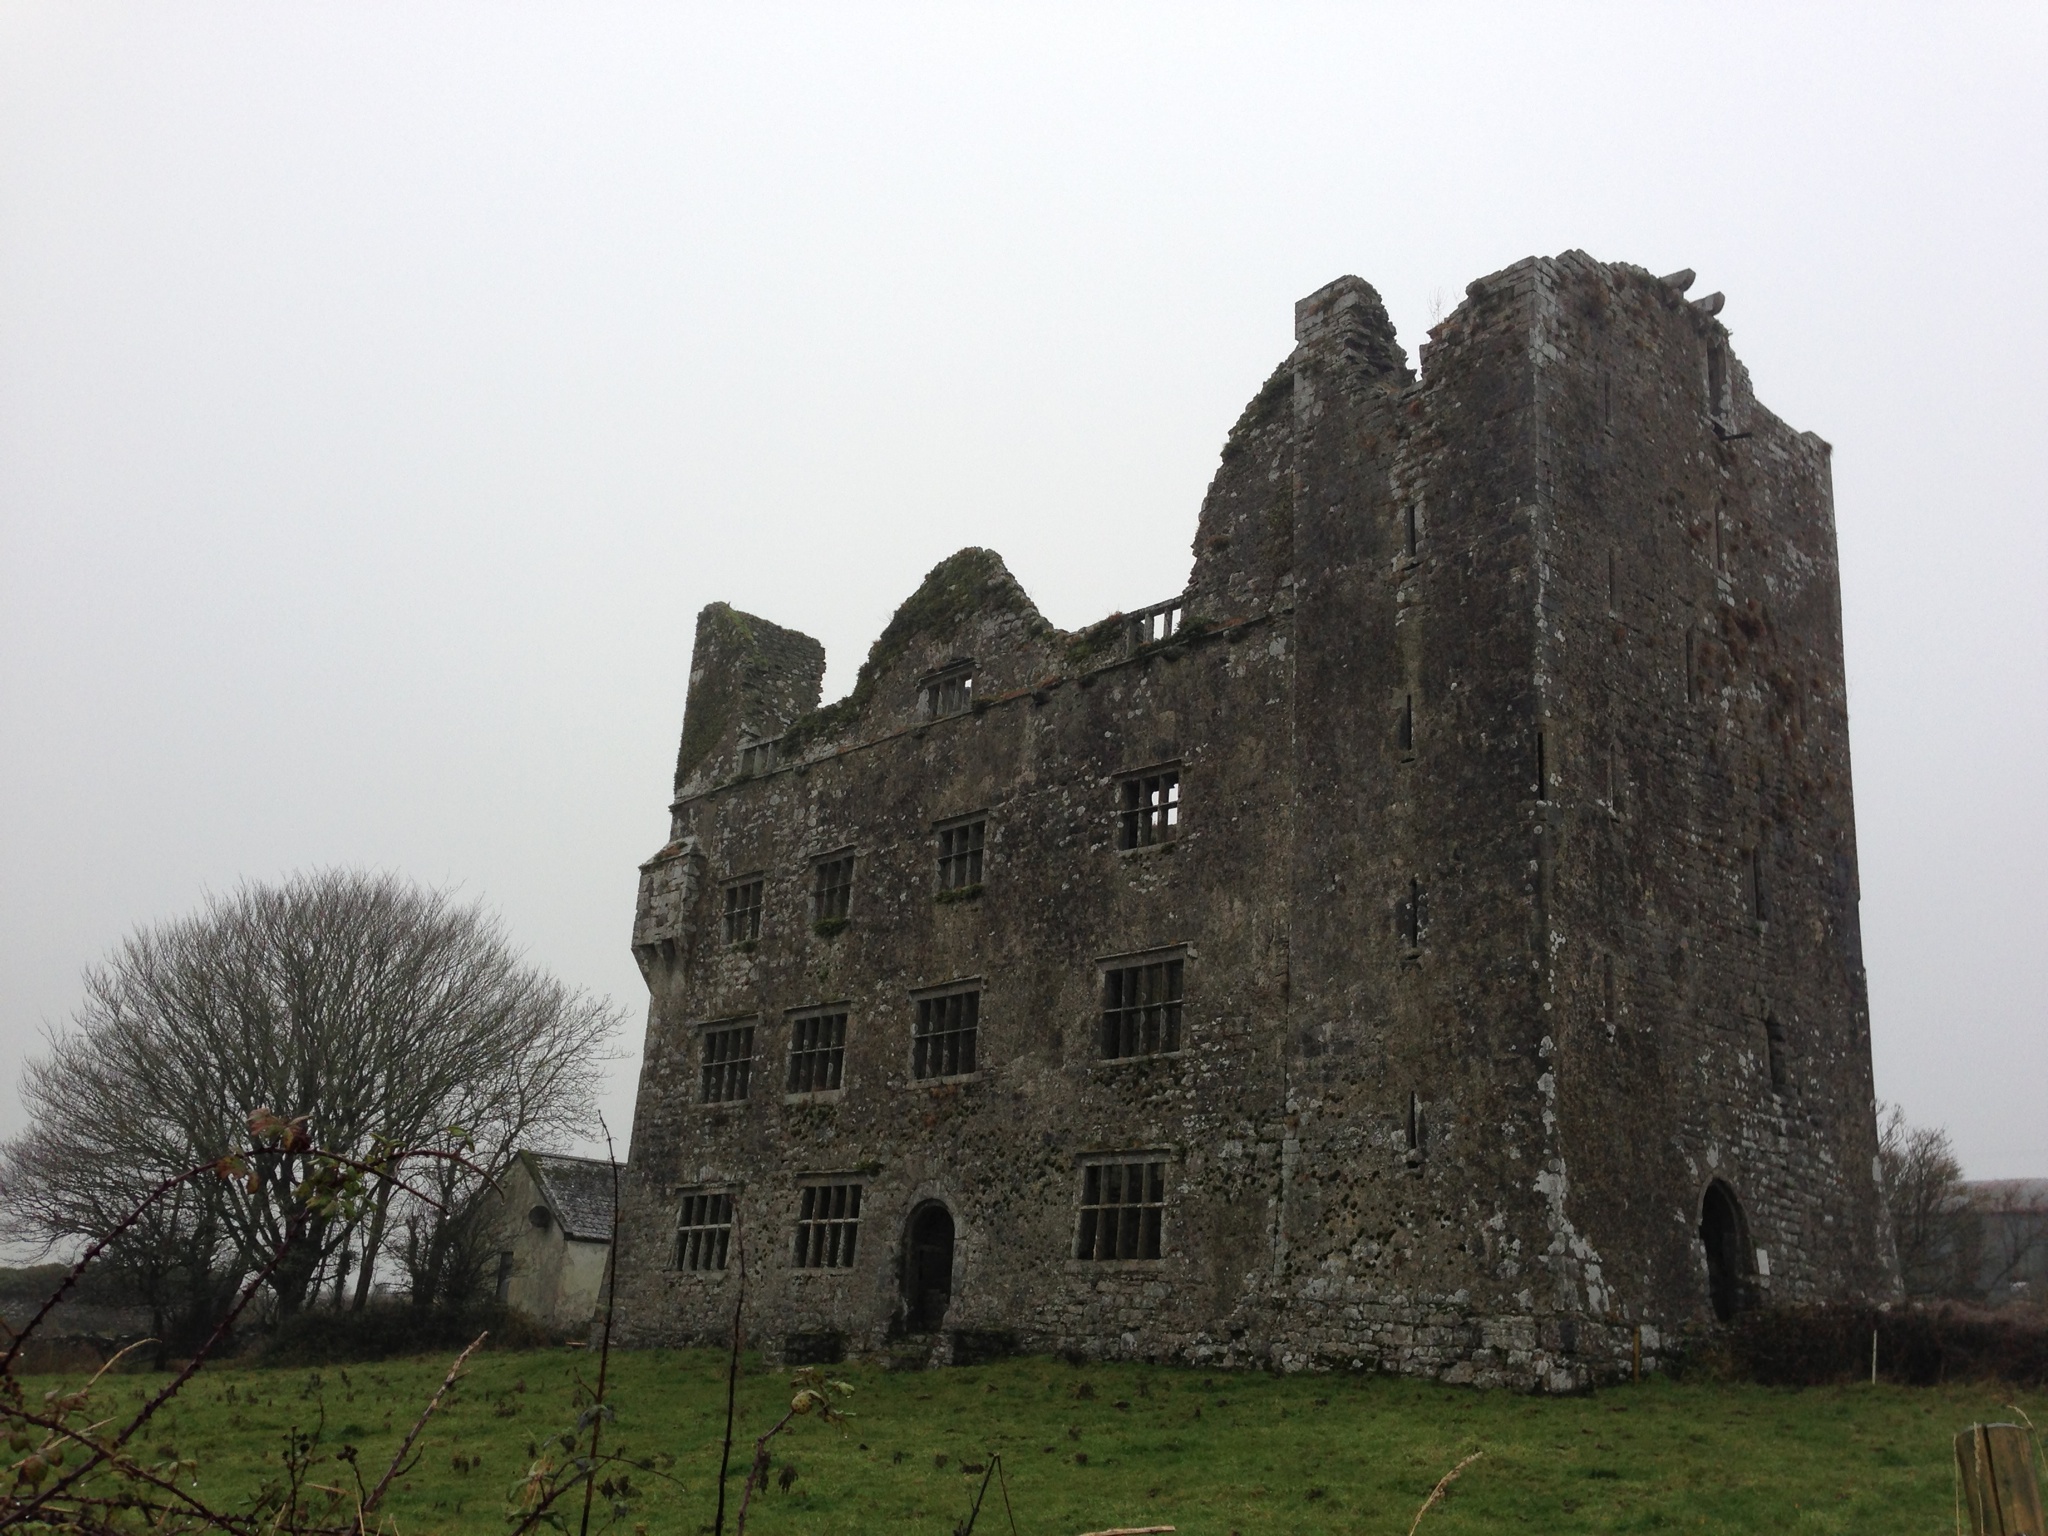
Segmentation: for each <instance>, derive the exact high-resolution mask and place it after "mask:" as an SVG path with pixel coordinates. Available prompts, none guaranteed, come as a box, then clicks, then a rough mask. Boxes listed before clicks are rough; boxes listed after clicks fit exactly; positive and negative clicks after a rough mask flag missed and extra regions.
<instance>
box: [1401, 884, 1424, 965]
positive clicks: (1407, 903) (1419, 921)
mask: <svg viewBox="0 0 2048 1536" xmlns="http://www.w3.org/2000/svg"><path fill="white" fill-rule="evenodd" d="M1400 918H1401V938H1402V939H1403V941H1405V942H1406V944H1407V945H1408V947H1409V948H1410V949H1411V950H1415V949H1420V948H1422V930H1423V929H1425V928H1427V927H1428V926H1429V893H1428V892H1427V891H1425V890H1424V889H1423V888H1422V882H1421V881H1420V880H1410V881H1409V882H1408V895H1407V898H1406V899H1405V900H1403V901H1402V903H1401V914H1400Z"/></svg>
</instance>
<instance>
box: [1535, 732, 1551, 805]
mask: <svg viewBox="0 0 2048 1536" xmlns="http://www.w3.org/2000/svg"><path fill="white" fill-rule="evenodd" d="M1549 734H1550V733H1549V732H1548V731H1546V730H1544V728H1543V727H1542V726H1540V725H1539V726H1537V727H1536V798H1537V799H1538V800H1548V799H1549V798H1550V760H1549V752H1548V750H1547V748H1548V744H1549V743H1548V738H1549Z"/></svg>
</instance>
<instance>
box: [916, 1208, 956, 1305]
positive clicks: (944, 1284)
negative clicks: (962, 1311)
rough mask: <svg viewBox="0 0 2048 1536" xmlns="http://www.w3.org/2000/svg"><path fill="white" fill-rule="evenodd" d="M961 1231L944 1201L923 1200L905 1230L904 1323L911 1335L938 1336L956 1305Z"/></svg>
mask: <svg viewBox="0 0 2048 1536" xmlns="http://www.w3.org/2000/svg"><path fill="white" fill-rule="evenodd" d="M958 1237H959V1228H958V1225H957V1223H956V1222H955V1221H954V1219H953V1212H952V1211H951V1210H950V1209H949V1208H948V1207H947V1205H946V1202H945V1201H943V1200H936V1199H932V1200H921V1201H919V1202H918V1203H917V1204H916V1205H915V1206H913V1207H912V1208H911V1212H910V1219H909V1220H908V1221H907V1222H905V1223H904V1227H903V1320H904V1329H905V1331H906V1332H909V1333H937V1332H938V1331H939V1326H940V1324H941V1323H943V1322H944V1321H945V1317H946V1312H947V1310H948V1309H949V1308H950V1307H951V1306H952V1304H953V1268H954V1254H955V1250H956V1248H957V1247H958Z"/></svg>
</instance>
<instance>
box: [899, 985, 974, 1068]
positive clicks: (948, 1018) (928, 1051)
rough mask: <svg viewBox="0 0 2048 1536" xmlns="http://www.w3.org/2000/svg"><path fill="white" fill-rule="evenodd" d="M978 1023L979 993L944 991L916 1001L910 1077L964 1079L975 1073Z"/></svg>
mask: <svg viewBox="0 0 2048 1536" xmlns="http://www.w3.org/2000/svg"><path fill="white" fill-rule="evenodd" d="M980 1022H981V993H980V992H979V991H968V992H946V993H942V994H941V995H939V996H937V997H920V998H919V999H918V1000H917V1032H916V1036H915V1039H914V1041H913V1045H912V1053H911V1068H910V1072H911V1076H912V1077H918V1078H926V1077H963V1076H965V1075H966V1074H967V1073H969V1072H972V1071H973V1070H974V1036H975V1033H976V1031H977V1029H978V1028H979V1026H980Z"/></svg>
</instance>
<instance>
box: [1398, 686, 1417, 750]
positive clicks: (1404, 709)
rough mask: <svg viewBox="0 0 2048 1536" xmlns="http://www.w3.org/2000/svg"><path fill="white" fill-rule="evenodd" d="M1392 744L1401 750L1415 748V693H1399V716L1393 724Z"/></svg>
mask: <svg viewBox="0 0 2048 1536" xmlns="http://www.w3.org/2000/svg"><path fill="white" fill-rule="evenodd" d="M1394 745H1395V746H1397V747H1399V748H1400V749H1401V750H1402V751H1403V752H1413V751H1414V750H1415V695H1414V694H1412V693H1404V694H1402V695H1401V718H1400V720H1399V721H1398V722H1397V723H1396V724H1395V726H1394Z"/></svg>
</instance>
